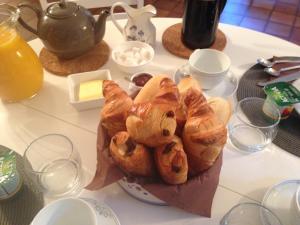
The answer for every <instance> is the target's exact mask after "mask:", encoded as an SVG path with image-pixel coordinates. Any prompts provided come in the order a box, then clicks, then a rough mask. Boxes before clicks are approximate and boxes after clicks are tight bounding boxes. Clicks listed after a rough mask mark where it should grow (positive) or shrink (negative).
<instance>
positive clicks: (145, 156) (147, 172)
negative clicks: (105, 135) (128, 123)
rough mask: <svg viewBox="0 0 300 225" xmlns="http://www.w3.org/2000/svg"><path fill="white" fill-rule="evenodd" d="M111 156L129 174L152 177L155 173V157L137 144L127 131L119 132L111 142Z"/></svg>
mask: <svg viewBox="0 0 300 225" xmlns="http://www.w3.org/2000/svg"><path fill="white" fill-rule="evenodd" d="M109 149H110V154H111V156H112V158H113V159H114V161H115V162H116V163H117V164H118V166H119V167H120V168H121V169H122V170H123V171H124V172H126V173H127V174H130V175H135V176H144V177H150V176H153V175H154V173H155V169H154V168H155V167H154V162H153V156H152V154H151V153H150V152H149V150H148V149H147V148H146V147H144V146H143V145H141V144H137V143H136V142H134V141H133V140H132V139H131V138H130V137H129V134H128V133H127V132H125V131H122V132H118V133H117V134H116V135H115V136H113V137H112V139H111V142H110V147H109Z"/></svg>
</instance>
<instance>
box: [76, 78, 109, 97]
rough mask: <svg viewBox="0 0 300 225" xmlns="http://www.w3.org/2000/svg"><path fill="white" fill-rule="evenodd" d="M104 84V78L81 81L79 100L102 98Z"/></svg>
mask: <svg viewBox="0 0 300 225" xmlns="http://www.w3.org/2000/svg"><path fill="white" fill-rule="evenodd" d="M102 84H103V80H91V81H86V82H83V83H80V85H79V93H78V99H79V101H87V100H93V99H99V98H102V97H103V94H102Z"/></svg>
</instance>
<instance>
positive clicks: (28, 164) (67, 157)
mask: <svg viewBox="0 0 300 225" xmlns="http://www.w3.org/2000/svg"><path fill="white" fill-rule="evenodd" d="M24 161H25V163H24V165H25V170H26V172H27V173H28V174H29V175H31V174H34V175H35V176H32V177H35V178H36V182H37V184H38V185H39V186H40V188H41V189H42V190H43V192H44V193H45V195H46V196H47V197H51V198H59V197H65V196H71V195H76V194H78V193H79V192H80V191H81V190H82V188H83V172H82V168H81V161H80V156H79V153H78V152H77V151H76V150H75V149H74V148H73V144H72V142H71V140H70V139H69V138H67V137H66V136H63V135H60V134H48V135H44V136H41V137H39V138H37V139H35V140H34V141H33V142H31V144H30V145H29V146H28V147H27V149H26V150H25V153H24Z"/></svg>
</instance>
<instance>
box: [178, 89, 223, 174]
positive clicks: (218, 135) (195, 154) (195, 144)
mask: <svg viewBox="0 0 300 225" xmlns="http://www.w3.org/2000/svg"><path fill="white" fill-rule="evenodd" d="M185 103H186V105H187V108H188V111H187V121H186V124H185V126H184V131H183V137H182V138H183V143H184V149H185V150H186V153H187V156H188V162H189V168H190V171H193V173H196V174H198V173H199V172H201V171H203V170H206V169H208V168H209V167H211V166H212V165H213V163H214V162H215V160H216V159H217V157H218V156H219V154H220V152H221V151H222V149H223V147H224V145H225V144H226V140H227V130H226V127H225V125H224V124H223V122H221V121H220V120H219V119H218V118H217V116H216V115H215V113H214V112H213V110H212V109H211V108H210V106H209V105H208V104H207V101H206V99H205V97H204V96H203V94H202V93H201V92H200V91H196V90H193V91H189V92H188V93H187V97H186V99H185Z"/></svg>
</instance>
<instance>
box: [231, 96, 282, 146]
mask: <svg viewBox="0 0 300 225" xmlns="http://www.w3.org/2000/svg"><path fill="white" fill-rule="evenodd" d="M279 122H280V112H279V110H278V108H277V107H276V106H275V105H274V104H272V103H271V102H266V101H265V99H262V98H256V97H249V98H244V99H243V100H241V101H239V102H238V104H237V105H236V108H235V111H234V114H233V116H232V117H231V120H230V121H229V125H228V131H229V138H230V141H231V143H232V144H233V145H234V146H235V147H236V148H238V149H239V150H242V151H247V152H256V151H260V150H262V149H263V148H265V147H266V146H267V145H268V144H269V143H271V142H272V141H273V139H274V138H275V136H276V134H277V130H278V123H279Z"/></svg>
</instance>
